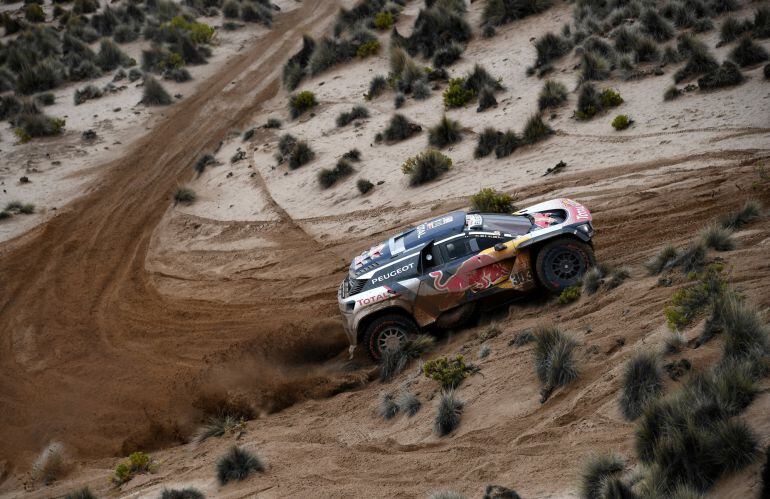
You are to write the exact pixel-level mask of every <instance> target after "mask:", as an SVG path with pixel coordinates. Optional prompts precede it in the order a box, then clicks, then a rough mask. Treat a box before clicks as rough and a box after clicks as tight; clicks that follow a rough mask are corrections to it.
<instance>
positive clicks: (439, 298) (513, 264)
mask: <svg viewBox="0 0 770 499" xmlns="http://www.w3.org/2000/svg"><path fill="white" fill-rule="evenodd" d="M593 235H594V228H593V226H592V225H591V213H590V212H589V211H588V209H586V208H585V207H584V206H583V205H581V204H579V203H576V202H575V201H572V200H570V199H555V200H551V201H546V202H544V203H540V204H536V205H534V206H530V207H529V208H526V209H523V210H520V211H517V212H515V213H512V214H498V213H466V212H463V211H455V212H452V213H447V214H446V215H443V216H440V217H438V218H435V219H433V220H430V221H428V222H425V223H422V224H420V225H418V226H416V227H414V228H411V229H409V230H406V231H404V232H402V233H400V234H397V235H395V236H393V237H391V238H390V239H388V240H387V241H385V242H382V243H380V244H378V245H376V246H373V247H371V248H370V249H369V250H367V251H364V252H363V253H362V254H361V255H359V256H357V257H356V258H355V259H354V260H353V262H352V263H351V265H350V270H349V272H348V276H347V277H346V278H345V280H343V281H342V284H341V285H340V287H339V291H338V301H339V306H340V310H341V311H342V315H343V317H344V326H345V332H346V334H347V336H348V339H349V340H350V344H351V352H352V351H353V350H354V349H355V347H356V345H358V344H363V345H364V348H366V350H367V352H368V353H369V355H370V356H371V357H372V358H373V359H375V360H379V359H380V358H381V357H382V355H383V353H385V352H386V351H388V350H395V349H397V348H399V346H400V345H401V344H402V343H403V342H404V341H406V340H407V339H408V338H409V337H410V336H412V335H415V334H417V333H418V332H419V331H420V329H421V328H424V327H427V326H430V325H435V326H438V327H443V328H446V327H452V326H457V325H459V324H461V323H462V322H464V321H466V320H467V319H468V318H469V317H470V316H471V315H472V313H473V312H474V310H475V309H476V308H477V306H478V305H481V304H482V303H484V302H494V301H495V300H499V299H501V298H502V297H503V295H507V294H509V293H510V292H522V291H528V290H531V289H533V288H535V287H538V286H540V287H543V288H545V289H547V290H548V291H550V292H553V293H559V292H561V291H562V290H563V289H564V288H567V287H569V286H573V285H575V284H578V283H579V282H580V280H581V279H582V276H583V274H584V273H585V271H586V270H587V269H588V268H589V267H590V266H591V265H593V263H594V254H593V247H592V243H591V238H592V237H593Z"/></svg>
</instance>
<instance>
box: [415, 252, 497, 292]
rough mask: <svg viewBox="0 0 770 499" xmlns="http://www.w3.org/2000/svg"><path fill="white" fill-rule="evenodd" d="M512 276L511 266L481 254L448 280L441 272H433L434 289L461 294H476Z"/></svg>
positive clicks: (460, 267) (470, 259)
mask: <svg viewBox="0 0 770 499" xmlns="http://www.w3.org/2000/svg"><path fill="white" fill-rule="evenodd" d="M510 274H511V265H510V264H505V263H499V262H496V261H495V259H494V257H492V256H491V255H486V254H480V255H478V256H474V257H471V258H469V259H467V260H465V261H464V262H463V263H462V264H460V266H459V267H458V268H457V272H455V273H454V274H453V275H449V277H447V278H446V279H444V277H445V273H444V272H443V271H441V270H438V271H435V272H431V273H430V274H429V275H430V276H431V277H432V278H433V287H434V288H435V289H437V290H439V291H444V292H448V293H459V292H462V291H465V290H466V289H470V290H471V291H472V292H474V293H476V292H478V291H483V290H485V289H487V288H491V287H492V286H494V285H495V284H498V283H499V282H500V281H503V280H505V279H507V278H508V276H509V275H510Z"/></svg>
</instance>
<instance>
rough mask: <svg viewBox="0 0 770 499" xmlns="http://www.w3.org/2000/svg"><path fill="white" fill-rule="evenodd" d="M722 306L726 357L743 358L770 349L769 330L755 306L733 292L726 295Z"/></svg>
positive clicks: (721, 313)
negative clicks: (751, 305)
mask: <svg viewBox="0 0 770 499" xmlns="http://www.w3.org/2000/svg"><path fill="white" fill-rule="evenodd" d="M721 307H722V308H721V311H720V315H721V321H722V326H723V327H724V330H725V344H724V357H725V358H727V359H730V358H733V359H736V360H741V359H745V358H751V356H754V355H763V354H767V352H768V351H770V346H769V340H768V331H767V329H766V328H765V327H764V325H763V324H762V319H761V318H760V316H759V314H758V313H757V311H756V310H755V309H754V308H752V307H750V306H748V305H746V304H745V303H743V302H742V301H741V300H740V299H738V298H737V297H736V296H735V295H734V294H732V293H728V294H727V295H726V296H724V298H723V303H722V304H721Z"/></svg>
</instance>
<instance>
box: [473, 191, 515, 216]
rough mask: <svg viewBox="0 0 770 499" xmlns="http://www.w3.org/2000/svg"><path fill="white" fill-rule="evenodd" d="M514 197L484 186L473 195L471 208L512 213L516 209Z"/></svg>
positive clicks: (480, 210)
mask: <svg viewBox="0 0 770 499" xmlns="http://www.w3.org/2000/svg"><path fill="white" fill-rule="evenodd" d="M513 202H514V197H513V196H511V195H510V194H506V193H504V192H499V191H496V190H495V189H493V188H491V187H482V188H481V189H480V190H479V192H477V193H476V194H474V195H472V196H471V210H472V211H478V212H481V213H511V212H513V211H514V210H516V207H515V206H514V204H513Z"/></svg>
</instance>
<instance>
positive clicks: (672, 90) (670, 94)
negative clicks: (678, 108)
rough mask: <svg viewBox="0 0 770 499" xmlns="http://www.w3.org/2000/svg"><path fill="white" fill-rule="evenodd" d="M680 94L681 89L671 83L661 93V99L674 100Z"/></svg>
mask: <svg viewBox="0 0 770 499" xmlns="http://www.w3.org/2000/svg"><path fill="white" fill-rule="evenodd" d="M681 96H682V91H681V90H680V89H678V88H677V87H676V85H671V86H670V87H668V88H667V89H666V92H665V93H664V94H663V100H666V101H669V100H674V99H677V98H679V97H681Z"/></svg>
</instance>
